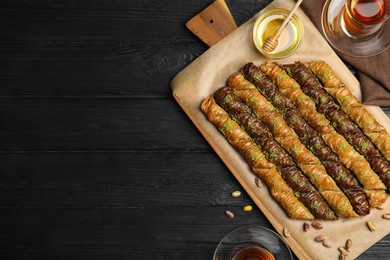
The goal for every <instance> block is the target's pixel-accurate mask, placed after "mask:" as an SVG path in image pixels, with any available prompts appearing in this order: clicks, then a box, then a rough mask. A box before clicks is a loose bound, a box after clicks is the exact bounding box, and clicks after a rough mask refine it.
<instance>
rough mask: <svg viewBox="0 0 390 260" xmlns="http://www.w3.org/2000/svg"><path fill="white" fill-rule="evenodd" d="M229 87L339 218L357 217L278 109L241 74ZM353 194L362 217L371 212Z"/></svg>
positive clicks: (231, 78)
mask: <svg viewBox="0 0 390 260" xmlns="http://www.w3.org/2000/svg"><path fill="white" fill-rule="evenodd" d="M228 85H230V86H231V87H232V89H233V92H234V94H235V95H236V96H237V97H239V98H240V99H241V100H242V101H243V102H245V103H246V104H247V105H248V106H249V108H250V109H252V112H253V113H254V114H255V115H256V116H257V117H258V118H259V119H260V120H261V121H262V122H263V123H264V124H265V125H266V126H267V127H268V128H269V129H270V131H271V132H272V134H273V135H274V138H275V140H276V141H277V142H278V143H279V144H280V145H281V147H283V148H284V150H285V151H286V152H287V153H288V154H289V155H290V156H291V157H292V159H294V161H295V162H296V164H297V166H298V167H299V168H300V169H301V170H302V172H303V173H304V174H305V175H306V176H307V177H308V178H309V179H310V181H311V182H312V183H313V185H314V186H315V187H316V188H317V189H318V191H319V192H320V193H321V195H323V196H324V198H325V200H326V201H327V202H328V203H329V205H330V206H331V207H332V209H333V210H335V212H336V214H337V215H338V216H341V217H354V216H357V214H356V212H355V211H354V209H353V207H352V204H351V202H350V201H349V200H348V198H347V197H346V196H345V195H344V193H343V192H342V191H341V190H340V188H339V187H338V186H337V185H336V183H335V182H334V180H333V179H332V178H331V177H330V176H329V175H328V174H327V172H326V170H325V168H324V167H323V166H322V164H321V162H320V161H319V160H318V158H317V157H315V156H314V155H313V154H312V153H311V152H310V151H309V150H307V149H306V147H305V146H304V145H303V144H302V143H301V142H300V141H299V139H298V137H297V135H296V134H295V132H294V131H293V130H292V129H291V128H290V127H289V126H288V125H287V124H286V122H285V121H284V120H283V117H282V116H281V115H280V114H279V113H277V112H275V111H274V109H275V108H273V106H272V105H271V104H270V103H269V102H268V101H267V100H266V99H265V98H264V97H263V96H262V95H261V94H260V93H259V91H257V89H256V87H255V86H254V85H253V84H251V83H250V82H248V81H247V80H245V78H244V76H243V75H242V74H241V73H235V74H233V75H232V76H231V77H230V78H229V80H228ZM259 103H262V109H259V107H258V106H256V104H259ZM271 112H273V113H272V117H271V119H270V117H269V114H270V113H271ZM274 122H278V126H277V128H275V127H274V125H275V123H274ZM280 129H285V131H280ZM285 134H287V135H285ZM357 187H359V186H357ZM348 191H349V190H348ZM348 191H347V192H348ZM351 192H352V190H351ZM352 193H357V194H360V195H359V196H356V195H354V196H351V198H352V201H353V202H355V201H354V200H353V198H357V200H356V203H354V204H356V208H357V210H358V211H359V213H360V214H361V215H363V214H366V213H367V212H369V207H367V203H366V204H365V203H364V200H365V195H364V193H363V192H362V191H361V190H360V191H358V190H356V191H354V192H352ZM358 198H359V199H358ZM357 202H359V203H357Z"/></svg>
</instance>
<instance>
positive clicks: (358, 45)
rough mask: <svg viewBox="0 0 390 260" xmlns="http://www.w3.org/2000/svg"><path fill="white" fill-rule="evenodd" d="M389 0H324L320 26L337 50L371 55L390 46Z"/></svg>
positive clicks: (350, 54) (355, 55)
mask: <svg viewBox="0 0 390 260" xmlns="http://www.w3.org/2000/svg"><path fill="white" fill-rule="evenodd" d="M389 3H390V0H327V1H326V3H325V5H324V8H323V11H322V19H321V20H322V29H323V32H324V35H325V37H326V39H327V40H328V42H329V43H330V44H331V45H332V46H333V47H334V48H335V49H336V50H338V51H339V52H341V53H343V54H346V55H349V56H354V57H364V56H373V55H376V54H379V53H381V52H383V51H385V50H386V49H387V48H389V47H390V25H389V22H388V21H389V20H388V19H389V18H390V6H389Z"/></svg>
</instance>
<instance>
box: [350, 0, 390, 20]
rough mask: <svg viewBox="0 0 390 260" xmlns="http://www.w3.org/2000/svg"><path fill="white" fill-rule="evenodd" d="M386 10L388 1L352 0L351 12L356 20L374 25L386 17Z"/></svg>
mask: <svg viewBox="0 0 390 260" xmlns="http://www.w3.org/2000/svg"><path fill="white" fill-rule="evenodd" d="M386 8H387V4H386V0H352V1H351V7H350V10H351V12H352V16H353V17H354V18H355V19H356V20H358V21H360V22H362V23H367V24H374V23H376V22H377V21H381V20H382V17H383V16H384V15H386V12H385V10H386Z"/></svg>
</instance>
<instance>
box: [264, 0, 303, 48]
mask: <svg viewBox="0 0 390 260" xmlns="http://www.w3.org/2000/svg"><path fill="white" fill-rule="evenodd" d="M302 1H303V0H298V1H297V2H296V3H295V5H294V6H293V8H292V9H291V11H290V12H289V13H288V15H287V17H286V19H284V21H283V23H282V24H281V25H280V26H279V28H278V30H277V31H276V33H275V34H274V35H273V36H271V37H268V38H267V40H265V42H264V43H263V46H262V48H263V50H265V51H266V52H271V51H273V50H275V48H276V46H277V45H278V38H279V36H280V34H281V33H282V31H283V29H284V28H285V27H286V25H287V23H288V22H289V21H290V19H291V17H292V16H293V15H294V13H295V11H296V10H297V9H298V7H299V5H300V4H301V3H302Z"/></svg>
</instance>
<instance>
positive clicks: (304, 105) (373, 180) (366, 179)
mask: <svg viewBox="0 0 390 260" xmlns="http://www.w3.org/2000/svg"><path fill="white" fill-rule="evenodd" d="M260 68H261V70H262V71H263V72H264V73H265V74H266V75H267V76H268V77H269V78H270V79H271V80H272V81H273V82H274V83H275V84H277V85H278V87H279V89H280V91H281V92H282V93H283V94H285V95H286V96H287V97H288V98H289V99H290V100H291V101H292V102H293V103H294V104H295V105H296V106H297V107H299V108H300V112H301V114H302V116H303V117H304V119H305V120H306V121H307V122H308V123H309V124H310V125H311V126H312V127H313V128H314V129H315V130H316V131H317V132H318V133H319V134H320V135H321V137H322V139H323V140H324V141H325V143H326V144H327V145H328V146H329V147H330V148H331V150H332V151H333V152H334V153H335V154H336V155H337V156H338V157H339V159H340V160H341V162H342V163H343V164H344V165H345V166H346V167H347V168H348V169H349V170H351V171H352V172H353V173H354V175H355V176H356V177H357V178H358V180H359V181H360V182H361V183H362V185H363V187H364V191H365V193H366V194H367V197H368V199H369V202H370V205H371V207H377V206H379V205H380V204H382V203H384V201H385V200H386V193H385V192H384V191H372V190H375V189H378V187H380V188H381V189H384V186H383V185H382V183H381V181H380V179H379V177H378V176H377V174H376V173H375V172H374V171H373V170H372V169H371V167H370V165H369V163H368V162H367V161H366V160H365V159H364V158H363V157H362V156H361V155H360V154H359V153H358V152H356V151H355V149H354V148H353V147H352V146H351V145H350V144H349V143H348V142H347V140H345V138H344V137H343V136H342V135H340V134H339V133H337V132H336V131H335V129H334V128H333V126H332V125H331V124H330V122H329V120H328V119H327V118H326V117H325V116H324V115H323V114H321V113H319V112H317V111H316V104H315V103H314V102H313V101H312V100H311V99H310V98H309V97H308V96H307V95H305V94H304V93H303V92H302V90H301V88H300V85H299V84H298V83H297V82H296V81H295V80H294V79H293V78H291V77H290V76H289V75H287V73H286V72H285V71H284V70H283V69H282V68H280V67H279V66H278V65H277V64H275V63H266V64H263V65H261V66H260ZM313 140H316V138H315V139H313ZM312 147H313V148H316V147H318V142H314V143H313V144H312ZM322 153H325V154H327V153H326V150H322ZM315 154H316V153H315ZM316 155H317V156H319V158H320V159H321V160H325V158H324V157H323V156H321V155H319V154H318V153H317V154H316ZM357 165H358V166H359V167H357Z"/></svg>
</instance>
